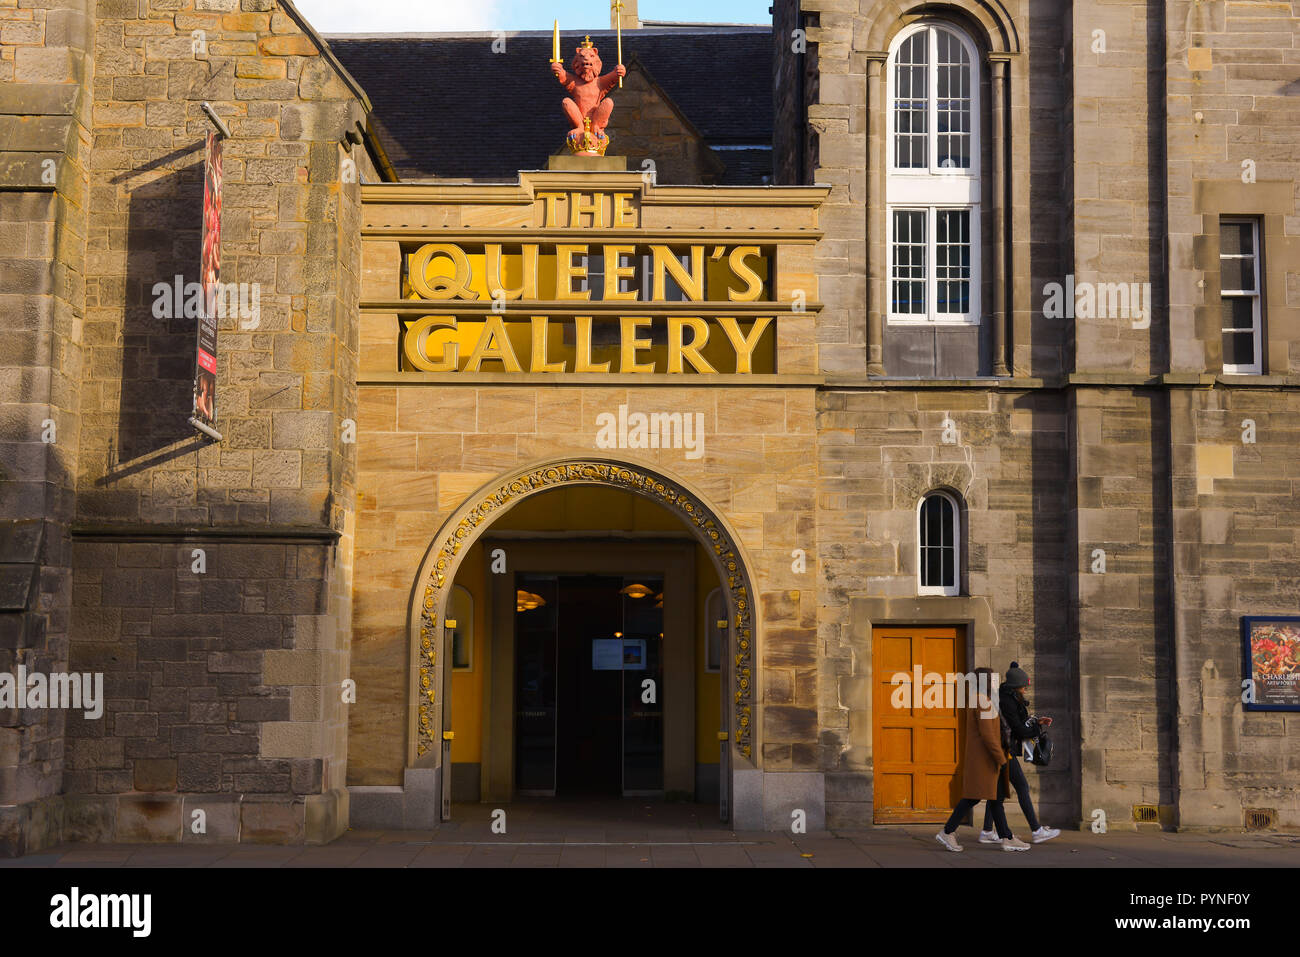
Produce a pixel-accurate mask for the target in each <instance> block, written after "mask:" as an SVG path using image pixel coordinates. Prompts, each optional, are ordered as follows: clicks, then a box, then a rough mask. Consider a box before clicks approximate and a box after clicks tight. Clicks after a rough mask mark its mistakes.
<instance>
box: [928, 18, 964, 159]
mask: <svg viewBox="0 0 1300 957" xmlns="http://www.w3.org/2000/svg"><path fill="white" fill-rule="evenodd" d="M936 37H937V40H938V47H939V61H938V64H937V73H938V91H937V92H938V101H937V103H936V104H935V123H936V127H935V129H936V131H937V133H938V141H939V145H938V155H937V157H936V160H937V163H938V165H939V167H940V168H943V169H969V168H970V165H971V155H970V152H971V151H970V139H971V135H970V131H971V62H970V54H968V53H967V52H966V48H965V46H963V45H962V43H961V41H960V40H958V39H957V38H956V37H955V36H953V35H952V34H951V33H948V32H947V31H945V30H939V31H937V32H936Z"/></svg>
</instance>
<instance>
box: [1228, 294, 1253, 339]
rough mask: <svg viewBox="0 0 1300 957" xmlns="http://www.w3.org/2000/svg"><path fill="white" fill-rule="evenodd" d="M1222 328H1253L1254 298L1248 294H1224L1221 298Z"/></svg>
mask: <svg viewBox="0 0 1300 957" xmlns="http://www.w3.org/2000/svg"><path fill="white" fill-rule="evenodd" d="M1223 328H1224V331H1227V330H1229V329H1254V328H1255V300H1254V298H1252V297H1250V296H1226V297H1224V300H1223Z"/></svg>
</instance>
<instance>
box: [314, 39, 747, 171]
mask: <svg viewBox="0 0 1300 957" xmlns="http://www.w3.org/2000/svg"><path fill="white" fill-rule="evenodd" d="M584 35H585V34H584V33H577V32H562V33H561V35H560V40H561V44H562V54H563V55H564V56H565V57H566V59H567V58H568V57H570V56H572V53H573V48H574V47H575V46H576V45H577V43H578V42H579V41H580V39H581V37H582V36H584ZM590 36H591V38H592V42H593V43H595V44H596V46H597V47H598V48H599V49H600V51H601V59H602V60H603V61H604V63H605V68H606V70H608V69H610V67H611V66H612V65H613V63H614V62H615V57H614V46H615V39H614V33H613V31H610V30H593V31H590ZM325 39H326V42H327V43H328V44H329V46H330V49H331V50H333V52H334V54H335V56H337V57H338V59H339V61H340V62H341V63H342V64H343V66H344V67H345V68H346V69H347V71H348V72H349V73H351V74H352V76H353V77H355V78H356V80H357V82H358V83H360V84H361V86H362V88H363V89H365V91H366V94H367V95H368V96H369V98H370V101H371V103H372V104H373V108H374V112H373V113H372V115H371V119H372V121H373V122H374V124H375V126H376V128H377V130H378V133H379V136H380V138H381V140H382V142H383V144H384V147H385V148H386V150H387V152H388V155H389V159H390V160H391V161H392V163H393V166H394V167H395V168H396V169H397V172H398V174H399V175H400V176H401V177H402V178H403V179H425V178H429V177H435V176H436V177H439V178H446V179H501V180H507V181H513V180H514V179H515V176H516V173H517V171H518V170H521V169H539V168H542V167H544V166H545V165H546V158H547V156H549V155H550V154H551V152H552V151H553V150H554V149H555V148H556V147H557V146H558V145H559V144H560V143H561V142H562V141H563V135H564V121H563V119H562V117H561V114H560V112H559V101H560V99H561V98H562V97H563V95H564V94H563V91H562V90H561V89H560V87H559V85H558V84H556V83H555V81H554V80H553V79H552V78H551V75H550V59H551V35H550V33H537V32H532V33H518V34H507V35H506V49H505V52H504V53H494V52H493V51H492V42H493V39H494V37H493V36H492V35H491V34H465V33H460V34H453V33H448V34H406V35H395V34H379V35H373V36H371V35H361V34H335V35H332V36H327V37H326V38H325ZM633 53H635V54H636V56H637V59H638V60H639V61H640V62H641V63H642V64H644V66H645V68H646V70H647V71H648V72H649V74H650V75H651V76H652V77H653V78H654V80H655V82H657V83H658V84H659V86H660V87H661V88H662V89H663V90H664V92H665V93H667V94H668V96H669V97H671V98H672V100H673V102H674V103H675V104H676V105H677V107H678V109H680V110H681V111H682V113H683V114H684V115H685V116H686V117H687V118H688V119H689V120H690V121H691V123H693V124H694V125H695V127H696V128H697V129H698V130H699V131H700V133H701V135H703V137H704V138H705V140H706V141H707V142H708V143H709V145H711V146H713V145H718V144H722V145H744V146H751V147H752V146H758V145H763V144H770V143H771V142H772V31H771V28H770V27H766V26H760V27H727V28H694V29H692V28H671V29H653V28H652V29H641V30H629V31H626V32H625V33H624V34H623V59H624V61H625V62H626V61H627V60H628V59H629V56H630V54H633ZM718 155H719V158H720V159H722V161H723V162H724V163H726V164H727V167H728V170H727V176H726V177H725V179H724V180H723V182H724V183H761V182H762V181H763V180H762V177H763V176H764V175H768V174H770V172H771V154H770V151H764V150H745V151H740V150H724V151H719V154H718ZM764 156H766V158H765V159H764ZM737 177H740V178H739V179H738V178H737Z"/></svg>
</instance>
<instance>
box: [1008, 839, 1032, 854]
mask: <svg viewBox="0 0 1300 957" xmlns="http://www.w3.org/2000/svg"><path fill="white" fill-rule="evenodd" d="M1002 850H1004V851H1027V850H1029V845H1028V844H1026V843H1025V842H1024V841H1022V840H1021V839H1020V838H1018V837H1009V838H1007V839H1006V840H1004V841H1003V842H1002Z"/></svg>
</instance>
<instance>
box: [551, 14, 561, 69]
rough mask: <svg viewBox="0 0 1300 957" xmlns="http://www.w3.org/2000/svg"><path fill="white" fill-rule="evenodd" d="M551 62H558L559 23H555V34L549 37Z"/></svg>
mask: <svg viewBox="0 0 1300 957" xmlns="http://www.w3.org/2000/svg"><path fill="white" fill-rule="evenodd" d="M551 62H552V63H559V62H560V21H559V20H556V21H555V33H554V35H553V36H552V37H551Z"/></svg>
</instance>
